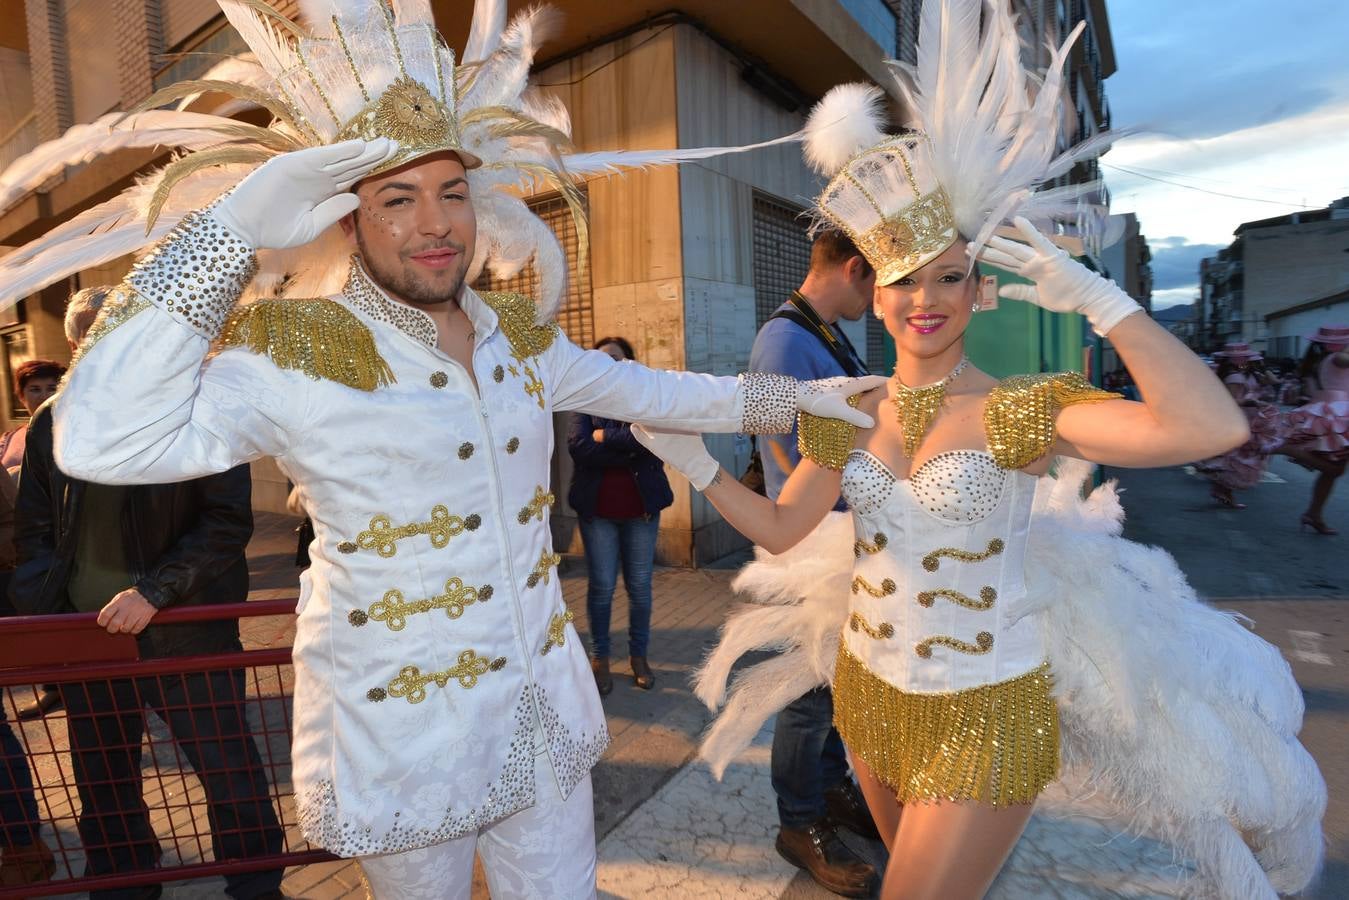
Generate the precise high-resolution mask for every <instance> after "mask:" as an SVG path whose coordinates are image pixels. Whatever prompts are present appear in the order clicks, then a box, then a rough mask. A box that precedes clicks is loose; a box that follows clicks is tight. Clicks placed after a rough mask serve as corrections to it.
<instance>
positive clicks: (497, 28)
mask: <svg viewBox="0 0 1349 900" xmlns="http://www.w3.org/2000/svg"><path fill="white" fill-rule="evenodd" d="M505 27H506V0H477V2H476V3H474V4H473V24H472V25H470V26H469V31H468V43H466V44H465V45H464V55H463V60H464V62H466V63H468V62H480V61H482V60H484V59H486V58H487V57H488V56H489V55H490V54H491V53H492V52H493V51H494V50H496V48H497V45H498V44H499V43H500V42H501V32H502V31H503V30H504V29H505Z"/></svg>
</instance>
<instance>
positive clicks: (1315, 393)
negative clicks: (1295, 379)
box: [1282, 325, 1349, 535]
mask: <svg viewBox="0 0 1349 900" xmlns="http://www.w3.org/2000/svg"><path fill="white" fill-rule="evenodd" d="M1307 339H1308V340H1309V341H1311V344H1310V345H1309V346H1308V347H1307V353H1306V354H1305V355H1304V356H1303V357H1302V366H1301V367H1300V369H1299V372H1298V374H1300V375H1301V376H1302V385H1303V396H1304V397H1305V398H1306V399H1307V401H1308V402H1307V403H1306V404H1305V405H1303V406H1300V407H1298V408H1297V409H1295V410H1293V411H1292V412H1291V413H1289V414H1288V421H1289V425H1290V435H1289V439H1288V443H1287V445H1286V446H1285V447H1284V449H1283V450H1282V452H1283V453H1284V454H1286V455H1287V456H1289V457H1290V458H1291V459H1292V460H1293V461H1294V462H1296V463H1299V464H1300V465H1303V466H1306V467H1307V468H1308V469H1311V470H1312V471H1313V472H1316V473H1317V475H1316V482H1315V483H1314V484H1313V485H1312V498H1311V504H1310V505H1309V506H1308V507H1307V511H1306V512H1305V513H1303V514H1302V528H1303V530H1306V529H1307V528H1311V529H1312V530H1314V531H1315V532H1316V533H1317V534H1327V535H1333V534H1339V532H1338V531H1337V530H1336V529H1334V528H1331V527H1330V526H1329V525H1327V524H1326V521H1325V519H1324V517H1323V516H1322V512H1323V511H1324V510H1325V505H1326V501H1327V500H1328V499H1330V492H1331V490H1332V489H1333V488H1334V486H1335V481H1336V479H1338V478H1339V477H1340V476H1341V475H1343V474H1344V467H1345V463H1346V462H1349V325H1322V326H1321V327H1320V328H1318V329H1317V330H1316V332H1315V333H1314V334H1309V335H1307Z"/></svg>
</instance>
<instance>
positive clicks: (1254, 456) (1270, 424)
mask: <svg viewBox="0 0 1349 900" xmlns="http://www.w3.org/2000/svg"><path fill="white" fill-rule="evenodd" d="M1223 381H1224V383H1226V384H1228V385H1238V386H1239V387H1240V389H1241V393H1240V394H1239V395H1238V397H1237V402H1238V403H1240V404H1241V409H1242V412H1244V413H1245V414H1246V419H1247V421H1248V422H1249V423H1250V426H1251V437H1250V440H1248V441H1246V443H1244V444H1242V445H1241V446H1240V447H1237V448H1236V449H1235V450H1229V451H1228V452H1226V453H1224V454H1223V455H1222V456H1215V457H1212V458H1211V459H1206V460H1204V461H1203V462H1201V463H1199V464H1198V465H1197V466H1196V467H1195V468H1197V469H1198V470H1199V471H1200V472H1202V473H1203V474H1204V475H1206V476H1207V477H1208V478H1209V480H1210V481H1212V482H1214V483H1215V484H1217V485H1219V486H1221V487H1224V488H1227V489H1228V490H1236V491H1240V490H1247V489H1248V488H1253V487H1255V486H1256V485H1257V484H1259V483H1260V479H1261V478H1262V477H1264V474H1265V470H1266V469H1268V468H1269V458H1270V457H1271V456H1273V455H1274V454H1275V453H1276V452H1278V450H1279V448H1280V447H1282V446H1283V445H1284V443H1285V442H1286V441H1287V440H1288V438H1289V434H1290V429H1291V420H1290V418H1289V417H1288V416H1285V415H1284V414H1283V413H1281V412H1279V410H1278V408H1277V407H1276V406H1274V405H1273V404H1272V403H1265V402H1263V401H1262V400H1261V399H1260V384H1259V382H1257V381H1256V380H1255V378H1254V376H1251V375H1246V374H1242V373H1239V372H1234V373H1233V374H1231V375H1228V376H1227V377H1226V378H1225V379H1223Z"/></svg>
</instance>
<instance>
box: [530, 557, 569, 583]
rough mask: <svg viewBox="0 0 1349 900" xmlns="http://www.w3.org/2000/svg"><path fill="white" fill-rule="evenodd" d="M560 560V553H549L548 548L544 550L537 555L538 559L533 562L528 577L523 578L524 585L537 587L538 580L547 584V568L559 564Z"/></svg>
mask: <svg viewBox="0 0 1349 900" xmlns="http://www.w3.org/2000/svg"><path fill="white" fill-rule="evenodd" d="M561 562H562V554H560V553H551V552H549V551H548V550H544V551H543V553H542V554H540V556H539V561H538V562H537V563H535V564H534V571H533V572H530V573H529V577H528V578H526V579H525V586H526V587H531V588H532V587H538V584H539V582H540V581H542V582H543V583H544V584H547V583H548V570H549V569H552V568H553V567H555V566H557V565H560V564H561Z"/></svg>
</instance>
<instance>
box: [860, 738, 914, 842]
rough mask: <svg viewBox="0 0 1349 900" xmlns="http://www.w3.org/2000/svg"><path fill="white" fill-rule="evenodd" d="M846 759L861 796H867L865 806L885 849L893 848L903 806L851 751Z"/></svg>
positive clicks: (893, 793) (892, 792)
mask: <svg viewBox="0 0 1349 900" xmlns="http://www.w3.org/2000/svg"><path fill="white" fill-rule="evenodd" d="M848 761H849V762H851V763H852V770H853V774H854V775H856V776H857V786H858V787H860V788H861V789H862V796H863V797H866V798H867V808H868V809H870V810H871V818H872V820H873V821H875V823H876V830H877V831H879V832H880V833H881V840H882V841H884V842H885V849H886V850H893V849H894V846H895V833H896V832H897V831H899V819H900V816H901V814H902V813H903V812H904V807H902V806H900V805H899V801H898V800H896V799H895V792H894V791H892V790H890V789H889V788H888V787H886V786H885V785H884V784H881V782H880V781H879V780H878V779H877V778H876V776H875V775H873V774H871V769H870V768H869V767H868V766H867V764H866V763H864V762H862V760H861V759H859V758H858V757H857V756H856V755H855V754H852V753H849V754H848Z"/></svg>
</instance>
